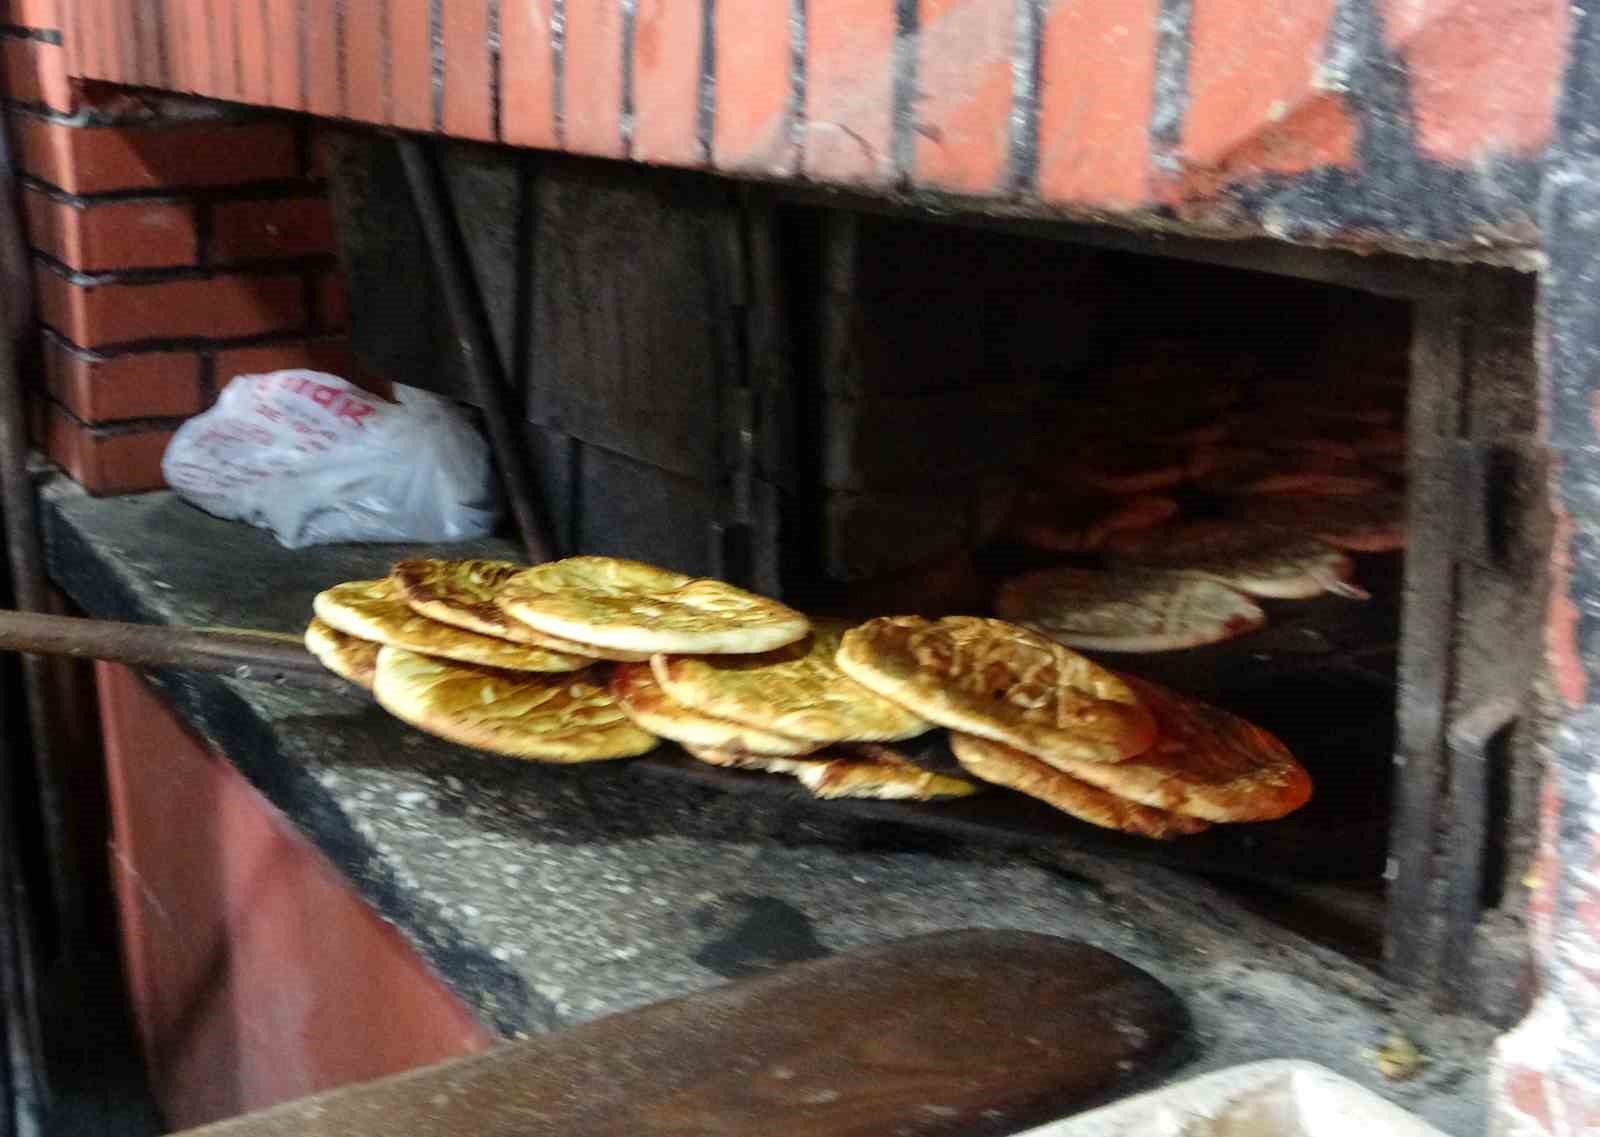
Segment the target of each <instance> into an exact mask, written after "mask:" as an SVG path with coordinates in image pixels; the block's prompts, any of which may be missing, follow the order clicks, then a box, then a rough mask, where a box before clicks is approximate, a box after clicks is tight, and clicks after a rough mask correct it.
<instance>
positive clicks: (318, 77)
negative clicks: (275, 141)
mask: <svg viewBox="0 0 1600 1137" xmlns="http://www.w3.org/2000/svg"><path fill="white" fill-rule="evenodd" d="M212 2H213V3H214V2H215V0H212ZM300 11H301V13H302V15H301V17H300V19H301V22H302V23H303V24H304V27H303V29H302V30H301V33H300V34H301V35H303V36H304V37H305V43H306V99H307V103H306V110H308V111H310V112H311V113H312V114H320V115H340V114H343V113H344V107H343V106H342V105H341V100H340V97H339V55H338V50H339V37H338V33H337V30H336V29H337V26H338V20H337V16H338V5H335V4H328V3H322V4H306V5H304V6H302V7H301V9H300Z"/></svg>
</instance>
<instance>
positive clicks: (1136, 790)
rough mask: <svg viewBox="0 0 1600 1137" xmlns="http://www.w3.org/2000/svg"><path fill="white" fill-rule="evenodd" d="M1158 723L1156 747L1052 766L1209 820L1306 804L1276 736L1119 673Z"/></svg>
mask: <svg viewBox="0 0 1600 1137" xmlns="http://www.w3.org/2000/svg"><path fill="white" fill-rule="evenodd" d="M1123 678H1124V679H1126V680H1127V682H1128V685H1129V686H1130V687H1132V688H1133V689H1134V691H1135V692H1136V693H1137V694H1138V696H1139V700H1140V702H1142V703H1144V705H1145V706H1147V707H1149V708H1150V713H1151V714H1152V715H1154V716H1155V720H1156V741H1155V744H1154V745H1153V746H1151V747H1150V749H1148V750H1146V751H1145V752H1144V753H1143V754H1140V755H1139V756H1138V757H1137V758H1130V759H1129V760H1128V761H1126V762H1118V763H1117V764H1116V765H1114V766H1111V765H1106V764H1104V763H1095V762H1076V761H1073V760H1072V759H1070V758H1053V759H1051V760H1050V765H1052V766H1055V767H1057V768H1058V769H1060V770H1062V771H1064V772H1065V773H1068V774H1071V775H1072V776H1074V777H1076V778H1079V779H1081V780H1083V781H1085V782H1088V783H1089V784H1091V785H1093V786H1097V787H1098V788H1100V789H1103V790H1106V791H1108V792H1110V793H1114V794H1116V795H1117V796H1119V797H1124V798H1127V799H1129V800H1130V801H1136V802H1139V803H1141V804H1143V805H1148V806H1152V807H1153V808H1156V809H1162V810H1168V811H1171V812H1174V813H1182V814H1185V815H1187V816H1190V817H1201V818H1204V819H1205V820H1207V821H1270V820H1272V819H1273V818H1277V817H1282V816H1284V815H1285V814H1288V813H1293V812H1294V811H1295V810H1297V809H1299V808H1300V807H1301V806H1302V805H1304V804H1305V803H1306V802H1308V801H1309V800H1311V775H1309V774H1308V773H1306V770H1305V767H1303V766H1302V765H1300V763H1299V762H1298V761H1297V760H1296V759H1295V756H1294V755H1293V754H1291V753H1290V752H1289V748H1288V747H1286V746H1285V745H1284V744H1283V743H1282V742H1280V741H1279V740H1278V739H1277V738H1276V737H1275V736H1274V735H1272V734H1270V733H1268V732H1267V731H1265V730H1262V729H1261V728H1260V727H1258V726H1256V725H1255V724H1254V723H1251V722H1247V721H1245V720H1244V719H1242V718H1240V717H1239V716H1238V715H1234V714H1230V713H1228V712H1227V711H1224V710H1222V709H1221V708H1220V707H1213V706H1211V705H1209V704H1207V703H1203V702H1201V701H1200V700H1198V699H1192V698H1189V697H1188V696H1187V695H1180V694H1178V693H1177V692H1176V691H1170V690H1168V689H1167V688H1165V687H1161V686H1158V685H1157V684H1155V683H1151V682H1149V681H1147V680H1143V679H1136V678H1134V677H1133V676H1131V675H1124V676H1123Z"/></svg>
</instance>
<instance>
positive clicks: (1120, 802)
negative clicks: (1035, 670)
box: [950, 732, 1211, 841]
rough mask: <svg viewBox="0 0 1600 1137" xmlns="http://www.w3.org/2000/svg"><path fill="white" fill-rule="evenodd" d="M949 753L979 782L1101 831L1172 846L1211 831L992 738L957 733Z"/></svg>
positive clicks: (1206, 825) (1202, 824) (1206, 824)
mask: <svg viewBox="0 0 1600 1137" xmlns="http://www.w3.org/2000/svg"><path fill="white" fill-rule="evenodd" d="M950 749H951V750H953V751H955V755H956V760H957V761H959V762H960V763H961V765H962V767H963V768H964V769H966V770H967V772H968V773H970V774H972V775H973V776H974V777H978V778H982V779H983V780H984V781H986V782H993V783H994V784H995V785H997V786H1005V787H1006V788H1008V789H1013V790H1016V791H1017V792H1019V793H1025V794H1027V795H1028V796H1029V797H1036V798H1038V799H1039V800H1040V801H1042V802H1046V803H1047V804H1049V805H1052V806H1054V807H1055V808H1056V809H1059V810H1060V811H1061V812H1062V813H1067V814H1071V815H1072V816H1073V817H1076V818H1077V819H1078V820H1079V821H1087V822H1088V823H1089V824H1090V825H1098V826H1100V828H1102V829H1120V830H1121V831H1122V832H1124V833H1133V834H1135V835H1137V836H1140V837H1153V838H1155V839H1156V840H1158V841H1169V840H1171V839H1172V838H1174V837H1185V836H1188V835H1189V834H1191V833H1199V832H1201V831H1203V830H1206V829H1209V828H1211V825H1210V823H1209V822H1206V821H1202V820H1200V819H1199V818H1196V817H1185V816H1183V815H1182V814H1179V813H1167V812H1166V811H1164V810H1160V809H1151V808H1150V807H1149V806H1147V805H1139V804H1138V803H1136V802H1131V801H1129V800H1127V799H1126V798H1120V797H1118V796H1117V795H1115V794H1110V793H1107V792H1106V791H1105V790H1101V789H1096V788H1095V787H1094V786H1091V785H1090V784H1089V783H1088V782H1085V781H1082V780H1080V779H1078V778H1074V777H1073V776H1072V775H1070V774H1063V773H1062V772H1061V771H1060V770H1057V769H1056V768H1055V767H1054V766H1050V765H1047V764H1045V763H1044V762H1041V761H1039V759H1037V758H1035V757H1034V756H1033V755H1031V754H1024V753H1023V752H1022V751H1021V750H1018V749H1016V748H1015V747H1013V746H1007V745H1005V744H1004V743H1001V742H995V741H993V740H992V739H987V738H978V737H976V736H975V735H970V734H962V733H960V732H955V733H952V734H951V735H950Z"/></svg>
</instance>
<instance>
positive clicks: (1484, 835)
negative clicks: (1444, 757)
mask: <svg viewBox="0 0 1600 1137" xmlns="http://www.w3.org/2000/svg"><path fill="white" fill-rule="evenodd" d="M1521 711H1522V700H1521V698H1520V697H1516V696H1509V695H1499V696H1492V697H1490V698H1487V699H1485V700H1483V701H1482V702H1480V703H1478V704H1477V705H1476V706H1474V707H1472V708H1471V709H1470V710H1468V711H1466V712H1464V713H1462V714H1460V715H1457V716H1456V717H1455V720H1454V721H1453V722H1451V724H1450V727H1449V729H1448V731H1447V732H1446V734H1445V749H1446V751H1447V752H1448V754H1449V759H1450V816H1451V831H1452V833H1453V835H1454V837H1455V846H1454V853H1455V855H1454V856H1453V857H1452V859H1451V864H1450V865H1449V868H1448V872H1449V877H1448V879H1447V881H1446V891H1445V906H1446V910H1447V913H1448V918H1447V922H1446V927H1447V928H1448V932H1447V934H1446V936H1445V940H1444V944H1443V952H1442V955H1441V958H1440V972H1439V974H1440V977H1441V980H1442V985H1443V986H1444V988H1445V990H1446V991H1448V992H1449V994H1450V996H1451V998H1452V1000H1453V1001H1454V1002H1456V1003H1457V1004H1461V1003H1465V1002H1466V1001H1467V995H1468V993H1469V988H1470V985H1471V982H1472V980H1471V971H1470V967H1469V964H1470V963H1471V959H1472V941H1473V936H1474V933H1475V932H1476V930H1477V926H1478V916H1479V911H1480V909H1481V907H1482V903H1481V898H1482V895H1483V879H1484V855H1485V850H1486V848H1487V845H1488V841H1489V761H1490V746H1491V745H1492V744H1493V743H1494V740H1495V739H1496V738H1498V737H1500V735H1501V734H1503V733H1504V732H1505V731H1506V730H1508V729H1510V728H1511V727H1512V726H1513V725H1514V724H1515V723H1516V721H1517V719H1518V717H1519V715H1520V714H1521Z"/></svg>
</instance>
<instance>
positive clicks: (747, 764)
mask: <svg viewBox="0 0 1600 1137" xmlns="http://www.w3.org/2000/svg"><path fill="white" fill-rule="evenodd" d="M682 745H683V749H684V752H685V753H686V754H688V755H689V757H691V758H693V759H695V760H696V761H700V762H704V763H705V764H706V765H708V766H725V767H727V768H729V769H732V770H760V771H761V772H763V773H767V774H794V775H798V774H799V773H800V771H801V770H804V769H805V768H806V767H808V766H821V765H823V764H824V763H825V761H826V759H822V758H807V757H804V756H801V757H786V756H781V755H777V754H752V753H750V752H749V751H748V750H726V749H718V748H717V747H714V746H695V745H693V744H692V743H683V744H682Z"/></svg>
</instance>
